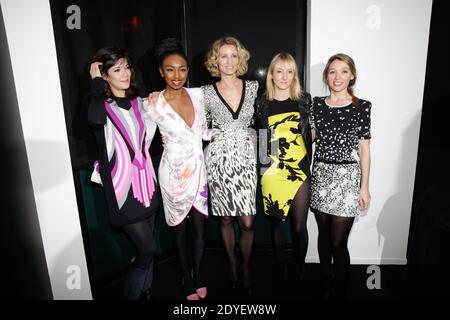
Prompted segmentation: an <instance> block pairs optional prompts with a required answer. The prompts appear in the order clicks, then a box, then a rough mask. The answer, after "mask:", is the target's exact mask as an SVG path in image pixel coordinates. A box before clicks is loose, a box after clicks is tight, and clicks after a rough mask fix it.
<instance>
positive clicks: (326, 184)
mask: <svg viewBox="0 0 450 320" xmlns="http://www.w3.org/2000/svg"><path fill="white" fill-rule="evenodd" d="M325 99H326V97H315V98H314V101H313V107H312V108H313V109H312V112H311V126H312V127H313V128H314V129H315V130H316V133H317V139H316V146H315V153H314V164H313V171H312V176H311V210H312V211H320V212H323V213H328V214H332V215H337V216H344V217H354V216H356V215H358V214H359V203H358V199H359V190H360V180H361V168H360V158H359V146H358V143H359V140H360V139H370V138H371V133H370V112H371V103H370V102H369V101H367V100H363V99H360V100H359V105H358V106H352V105H351V104H349V105H346V106H338V107H336V106H330V105H328V104H327V103H326V101H325Z"/></svg>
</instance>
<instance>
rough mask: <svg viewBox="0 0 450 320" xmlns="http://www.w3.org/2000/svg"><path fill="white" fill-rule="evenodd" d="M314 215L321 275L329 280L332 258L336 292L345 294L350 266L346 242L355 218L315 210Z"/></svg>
mask: <svg viewBox="0 0 450 320" xmlns="http://www.w3.org/2000/svg"><path fill="white" fill-rule="evenodd" d="M314 216H315V217H316V221H317V225H318V227H319V238H318V250H319V258H320V265H321V269H322V275H323V277H324V280H325V281H330V280H331V278H332V273H333V272H332V271H333V270H332V264H331V262H332V260H333V262H334V263H333V269H334V276H335V279H336V286H335V288H336V290H337V291H338V292H337V294H345V287H346V281H347V273H348V270H349V267H350V254H349V252H348V248H347V242H348V236H349V234H350V230H351V229H352V225H353V220H354V219H355V218H351V217H339V216H334V215H330V214H325V213H322V212H315V213H314Z"/></svg>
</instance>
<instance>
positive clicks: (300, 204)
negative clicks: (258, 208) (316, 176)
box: [272, 180, 311, 275]
mask: <svg viewBox="0 0 450 320" xmlns="http://www.w3.org/2000/svg"><path fill="white" fill-rule="evenodd" d="M310 194H311V192H310V183H309V180H306V181H304V182H303V184H302V185H301V187H300V189H299V190H298V191H297V193H296V195H295V197H294V199H293V201H292V204H291V207H290V209H289V214H288V217H290V219H291V235H292V238H293V239H292V240H293V241H292V242H293V246H294V260H295V264H296V268H297V271H298V272H300V275H301V273H302V271H303V270H304V265H305V257H306V252H307V250H308V230H307V228H306V222H307V220H308V208H309V198H310ZM272 241H273V248H274V252H275V261H276V269H277V275H281V274H280V272H284V270H283V269H284V268H285V266H286V252H285V245H286V240H285V238H284V222H283V221H280V220H276V219H272Z"/></svg>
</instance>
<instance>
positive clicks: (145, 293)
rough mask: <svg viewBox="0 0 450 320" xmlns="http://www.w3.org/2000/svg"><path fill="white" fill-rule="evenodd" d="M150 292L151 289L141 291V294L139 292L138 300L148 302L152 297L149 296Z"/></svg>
mask: <svg viewBox="0 0 450 320" xmlns="http://www.w3.org/2000/svg"><path fill="white" fill-rule="evenodd" d="M151 292H152V289H151V288H150V289H147V290H144V291H142V292H141V296H140V297H139V300H142V301H150V300H151V296H152V295H151Z"/></svg>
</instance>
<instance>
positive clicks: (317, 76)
mask: <svg viewBox="0 0 450 320" xmlns="http://www.w3.org/2000/svg"><path fill="white" fill-rule="evenodd" d="M325 65H326V64H325V63H317V64H315V65H313V66H312V67H311V70H310V73H309V77H310V79H309V92H310V93H311V95H312V96H313V97H314V96H319V97H323V96H325V95H327V94H328V88H327V86H326V85H325V84H324V83H323V81H322V73H323V70H324V69H325Z"/></svg>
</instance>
